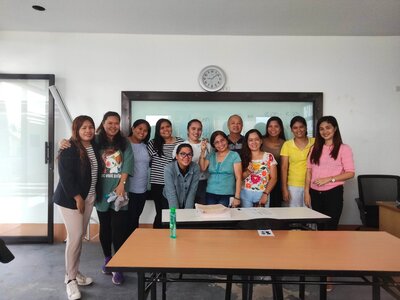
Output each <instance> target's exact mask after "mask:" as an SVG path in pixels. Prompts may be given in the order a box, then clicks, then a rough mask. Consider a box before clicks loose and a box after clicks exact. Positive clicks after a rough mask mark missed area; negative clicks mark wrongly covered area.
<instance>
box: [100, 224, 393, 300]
mask: <svg viewBox="0 0 400 300" xmlns="http://www.w3.org/2000/svg"><path fill="white" fill-rule="evenodd" d="M274 234H275V236H274V237H260V236H259V235H258V233H257V231H256V230H215V229H214V230H207V229H181V230H178V231H177V238H176V239H171V238H170V237H169V230H167V229H141V228H139V229H137V230H136V231H135V232H134V233H133V234H132V235H131V236H130V237H129V238H128V240H127V241H126V242H125V243H124V245H123V246H122V247H121V248H120V249H119V251H118V252H117V253H116V254H115V255H114V257H113V258H112V259H111V261H110V262H109V263H108V264H107V267H106V269H107V271H121V272H137V274H138V299H139V300H143V299H145V283H146V280H147V281H148V280H149V279H148V278H146V276H145V273H146V272H155V273H186V274H221V275H222V274H223V275H254V276H258V275H259V276H268V275H275V276H286V275H302V276H303V275H304V276H321V278H326V277H325V276H341V277H359V276H373V279H374V280H373V281H372V282H369V283H368V284H371V285H372V286H373V289H372V290H373V298H374V299H379V292H380V288H379V287H380V285H381V284H382V282H381V281H380V280H379V278H380V277H381V276H399V275H400V259H399V249H400V239H398V238H396V237H394V236H392V235H390V234H388V233H386V232H381V231H377V232H371V231H366V232H361V231H293V230H290V231H274ZM269 252H271V253H274V259H265V258H266V257H267V253H269ZM247 254H251V255H247ZM281 283H284V281H281ZM319 283H320V284H321V285H322V284H326V281H324V280H322V281H321V282H319ZM352 283H354V284H360V282H359V281H358V282H352ZM361 284H366V283H361ZM322 287H323V289H321V290H324V291H325V288H324V286H322ZM321 295H324V294H323V293H322V294H321ZM325 297H326V293H325Z"/></svg>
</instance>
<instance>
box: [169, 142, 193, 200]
mask: <svg viewBox="0 0 400 300" xmlns="http://www.w3.org/2000/svg"><path fill="white" fill-rule="evenodd" d="M192 158H193V149H192V146H191V145H190V144H187V143H183V144H180V145H178V147H177V149H176V156H175V158H174V160H173V161H172V162H170V163H169V164H168V165H167V166H166V167H165V170H164V180H165V185H164V190H163V195H164V197H165V198H166V199H167V200H168V204H169V207H170V208H171V207H175V208H193V207H194V198H195V196H196V191H197V186H198V183H199V179H200V168H199V166H198V164H196V163H195V162H193V161H192Z"/></svg>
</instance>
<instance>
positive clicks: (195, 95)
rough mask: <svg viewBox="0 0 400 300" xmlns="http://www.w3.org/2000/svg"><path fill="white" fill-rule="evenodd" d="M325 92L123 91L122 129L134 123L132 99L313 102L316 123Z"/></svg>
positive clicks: (126, 129) (124, 129) (127, 128)
mask: <svg viewBox="0 0 400 300" xmlns="http://www.w3.org/2000/svg"><path fill="white" fill-rule="evenodd" d="M322 99H323V94H322V93H320V92H317V93H268V92H265V93H264V92H254V93H253V92H215V93H208V92H151V91H123V92H121V130H122V132H123V133H124V134H125V135H127V134H128V132H129V128H130V126H131V125H132V120H131V113H132V105H131V103H132V101H135V100H137V101H183V102H184V101H210V102H213V101H222V102H311V103H312V104H313V117H314V119H313V121H314V124H316V123H317V120H318V119H319V118H320V117H322V109H323V103H322Z"/></svg>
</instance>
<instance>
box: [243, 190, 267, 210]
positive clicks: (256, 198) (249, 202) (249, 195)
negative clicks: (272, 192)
mask: <svg viewBox="0 0 400 300" xmlns="http://www.w3.org/2000/svg"><path fill="white" fill-rule="evenodd" d="M262 195H263V192H262V191H251V190H247V189H242V190H241V191H240V200H241V206H242V207H253V206H254V204H258V203H259V202H260V198H261V196H262ZM265 207H269V196H268V200H267V203H265Z"/></svg>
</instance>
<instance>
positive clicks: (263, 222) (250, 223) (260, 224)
mask: <svg viewBox="0 0 400 300" xmlns="http://www.w3.org/2000/svg"><path fill="white" fill-rule="evenodd" d="M237 228H238V229H255V230H258V229H272V230H279V229H286V224H285V223H284V222H282V221H281V220H278V219H269V218H262V219H250V220H245V221H240V222H239V223H238V224H237Z"/></svg>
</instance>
